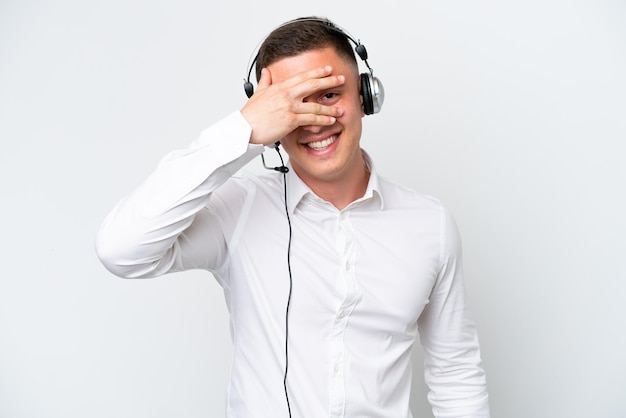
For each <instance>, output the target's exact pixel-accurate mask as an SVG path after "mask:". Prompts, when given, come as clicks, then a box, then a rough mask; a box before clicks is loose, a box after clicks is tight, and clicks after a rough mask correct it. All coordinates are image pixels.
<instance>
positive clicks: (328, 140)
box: [307, 135, 337, 150]
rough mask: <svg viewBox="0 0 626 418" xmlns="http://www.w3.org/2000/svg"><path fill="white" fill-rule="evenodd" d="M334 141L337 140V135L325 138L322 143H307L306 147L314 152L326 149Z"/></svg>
mask: <svg viewBox="0 0 626 418" xmlns="http://www.w3.org/2000/svg"><path fill="white" fill-rule="evenodd" d="M335 139H337V135H333V136H331V137H330V138H326V139H325V140H323V141H316V142H309V143H308V144H307V146H308V147H310V148H313V149H315V150H320V149H323V148H326V147H327V146H329V145H330V144H332V143H333V142H335Z"/></svg>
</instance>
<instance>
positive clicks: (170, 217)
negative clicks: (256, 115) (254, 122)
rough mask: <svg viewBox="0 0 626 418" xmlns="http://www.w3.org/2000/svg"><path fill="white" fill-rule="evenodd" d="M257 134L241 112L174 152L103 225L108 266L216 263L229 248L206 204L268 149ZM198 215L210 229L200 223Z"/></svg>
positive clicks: (160, 268) (100, 245)
mask: <svg viewBox="0 0 626 418" xmlns="http://www.w3.org/2000/svg"><path fill="white" fill-rule="evenodd" d="M250 133H251V128H250V126H249V125H248V123H247V121H246V120H245V119H244V118H243V116H242V115H241V113H239V112H234V113H232V114H231V115H229V116H228V117H226V118H225V119H223V120H221V121H220V122H218V123H217V124H215V125H213V126H212V127H210V128H208V129H206V130H205V131H203V132H202V134H201V135H200V137H199V138H198V139H197V140H196V141H194V142H193V143H192V144H191V145H190V146H189V147H188V148H187V149H183V150H176V151H173V152H171V153H169V154H167V155H166V156H165V157H164V158H163V159H162V160H161V161H160V162H159V164H158V166H157V168H156V170H155V171H154V172H153V173H152V174H151V175H150V176H149V177H148V178H147V179H146V180H145V181H144V182H143V183H142V184H141V185H140V186H139V187H138V188H136V189H135V190H134V191H133V192H131V193H130V194H129V195H127V196H126V197H124V198H123V199H122V200H121V201H120V202H119V203H118V204H117V205H116V206H115V207H114V208H113V210H112V211H111V212H110V213H109V215H108V216H107V217H106V218H105V220H104V222H103V223H102V225H101V227H100V229H99V231H98V233H97V236H96V243H95V247H96V253H97V255H98V257H99V259H100V260H101V261H102V263H103V265H104V266H105V267H106V268H107V269H108V270H109V271H110V272H111V273H113V274H115V275H117V276H120V277H125V278H140V277H155V276H159V275H162V274H165V273H168V272H172V271H179V270H184V269H192V268H210V267H211V266H210V265H211V263H212V262H216V260H217V258H219V256H220V254H221V253H223V252H224V242H223V241H224V240H223V237H222V236H221V235H220V233H219V231H220V228H219V225H216V222H214V221H212V220H211V219H209V218H210V216H209V214H208V213H206V212H207V211H206V210H205V211H203V209H204V208H205V205H206V203H207V201H208V199H209V196H210V194H211V193H212V192H213V191H214V190H216V189H217V188H218V187H220V186H221V185H222V184H223V183H224V182H225V181H226V180H227V179H228V178H230V177H231V176H232V175H233V174H234V173H235V172H237V171H238V170H239V169H240V168H241V167H243V166H244V165H246V164H247V163H248V162H249V161H250V160H252V159H253V158H254V157H255V156H257V155H259V154H260V153H262V152H263V146H261V145H251V144H249V139H250ZM196 218H198V221H197V222H196V223H197V224H198V225H201V226H202V229H203V231H202V233H199V231H198V230H197V229H198V228H194V227H193V225H192V224H194V220H195V219H196ZM200 240H202V242H201V243H202V246H198V245H197V244H198V241H200ZM199 247H200V248H202V251H201V252H200V251H198V250H197V248H199ZM194 248H196V250H193V249H194Z"/></svg>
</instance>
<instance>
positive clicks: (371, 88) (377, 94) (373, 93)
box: [243, 18, 385, 115]
mask: <svg viewBox="0 0 626 418" xmlns="http://www.w3.org/2000/svg"><path fill="white" fill-rule="evenodd" d="M300 22H319V23H320V24H321V25H325V26H326V27H328V28H329V29H331V30H333V31H335V32H337V33H338V34H340V35H342V36H343V37H344V38H346V39H347V40H348V41H350V42H351V43H352V44H353V45H354V51H355V52H356V54H357V55H358V56H359V58H361V60H362V61H363V62H364V63H365V66H366V67H367V69H368V72H366V73H361V75H360V78H361V96H362V97H363V112H364V113H365V114H366V115H372V114H374V113H378V112H380V109H381V107H382V106H383V101H384V100H385V90H384V88H383V85H382V83H381V82H380V80H379V79H378V78H377V77H375V76H374V70H373V69H372V67H370V65H369V63H368V62H367V59H368V56H367V49H365V45H363V44H362V43H361V42H360V41H357V40H356V39H355V38H354V37H352V36H351V35H350V34H349V33H348V32H346V31H345V30H344V29H342V28H340V27H339V26H337V25H336V24H334V23H332V22H331V21H329V20H326V19H321V18H300V19H294V20H290V21H288V22H285V23H283V24H282V25H280V26H278V27H277V28H276V29H274V30H278V29H281V28H284V27H285V26H289V25H292V24H294V23H300ZM272 32H273V31H272ZM257 49H259V48H257ZM258 57H259V52H258V51H257V52H256V54H254V58H253V59H252V60H251V62H250V63H249V66H248V73H247V76H246V77H244V83H243V89H244V91H245V92H246V96H248V98H250V97H252V95H253V94H254V85H253V84H252V82H251V81H250V76H251V74H252V69H253V67H254V66H255V64H256V62H257V59H258Z"/></svg>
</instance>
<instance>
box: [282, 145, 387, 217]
mask: <svg viewBox="0 0 626 418" xmlns="http://www.w3.org/2000/svg"><path fill="white" fill-rule="evenodd" d="M361 152H362V154H363V164H364V165H365V168H366V169H367V170H368V171H369V172H370V178H369V181H368V183H367V189H365V194H364V195H363V197H361V198H359V199H357V200H355V201H354V202H352V203H351V204H350V205H348V208H350V207H353V206H354V205H356V204H361V203H364V202H370V201H371V204H374V207H375V208H376V209H379V210H383V209H384V200H383V194H382V190H381V187H380V179H379V177H378V174H377V173H376V170H375V167H374V163H373V162H372V159H371V157H370V156H369V154H368V153H367V152H366V151H365V150H363V149H361ZM287 166H288V167H289V172H288V173H287V201H288V202H287V203H288V208H289V213H290V214H293V213H294V211H295V210H296V208H297V207H298V205H300V204H301V202H302V201H303V199H305V198H311V199H318V200H319V201H322V199H321V198H320V197H318V196H317V195H316V194H315V193H314V192H313V191H312V190H311V189H310V188H309V186H307V185H306V183H304V181H302V179H301V178H300V177H298V175H297V174H296V172H295V171H294V170H293V167H292V166H291V163H290V162H287ZM305 200H306V199H305Z"/></svg>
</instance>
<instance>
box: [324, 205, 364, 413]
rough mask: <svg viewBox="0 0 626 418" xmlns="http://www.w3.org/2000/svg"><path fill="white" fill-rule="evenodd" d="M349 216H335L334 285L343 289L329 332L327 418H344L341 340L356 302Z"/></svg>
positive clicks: (343, 361)
mask: <svg viewBox="0 0 626 418" xmlns="http://www.w3.org/2000/svg"><path fill="white" fill-rule="evenodd" d="M352 232H353V231H352V226H351V224H350V219H349V215H348V213H347V212H345V211H344V212H341V213H340V214H339V217H338V225H337V237H336V250H337V253H338V255H339V257H340V260H341V263H340V266H341V268H340V271H339V273H338V277H337V285H338V286H342V287H343V289H344V297H343V300H342V302H341V303H340V305H339V306H338V309H337V311H336V314H335V318H334V321H333V325H332V331H331V349H330V353H329V354H330V358H329V360H330V363H329V364H330V368H331V369H330V371H329V375H330V416H331V417H343V413H344V410H345V382H344V377H345V376H344V370H345V358H344V356H345V354H344V353H345V347H344V337H345V332H346V328H347V324H348V319H349V317H350V313H351V312H352V310H353V309H354V306H355V305H356V302H357V301H358V299H359V294H358V291H357V286H356V275H355V269H354V263H355V260H356V242H355V239H354V234H353V233H352Z"/></svg>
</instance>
